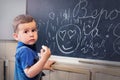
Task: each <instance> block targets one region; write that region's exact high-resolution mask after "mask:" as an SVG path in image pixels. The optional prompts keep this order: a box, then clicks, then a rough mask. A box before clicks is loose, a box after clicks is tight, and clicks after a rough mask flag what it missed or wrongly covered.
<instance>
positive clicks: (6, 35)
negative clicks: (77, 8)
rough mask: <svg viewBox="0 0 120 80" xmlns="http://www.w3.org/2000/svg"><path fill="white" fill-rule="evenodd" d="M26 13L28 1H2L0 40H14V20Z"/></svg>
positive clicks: (0, 2)
mask: <svg viewBox="0 0 120 80" xmlns="http://www.w3.org/2000/svg"><path fill="white" fill-rule="evenodd" d="M25 13H26V0H0V39H3V40H5V39H7V40H11V39H13V38H12V32H13V29H12V20H13V18H14V17H15V16H17V15H19V14H25Z"/></svg>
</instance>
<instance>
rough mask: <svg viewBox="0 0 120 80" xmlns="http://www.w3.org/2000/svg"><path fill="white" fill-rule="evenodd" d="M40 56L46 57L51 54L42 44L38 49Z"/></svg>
mask: <svg viewBox="0 0 120 80" xmlns="http://www.w3.org/2000/svg"><path fill="white" fill-rule="evenodd" d="M40 55H41V58H44V59H46V60H47V59H48V58H49V57H50V55H51V51H50V49H49V48H48V47H47V46H42V49H41V51H40Z"/></svg>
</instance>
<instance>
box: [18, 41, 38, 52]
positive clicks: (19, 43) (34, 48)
mask: <svg viewBox="0 0 120 80" xmlns="http://www.w3.org/2000/svg"><path fill="white" fill-rule="evenodd" d="M22 46H27V47H29V48H31V49H32V50H34V51H36V45H35V44H34V45H27V44H24V43H23V42H18V46H17V49H18V48H20V47H22Z"/></svg>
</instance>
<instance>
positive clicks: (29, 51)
mask: <svg viewBox="0 0 120 80" xmlns="http://www.w3.org/2000/svg"><path fill="white" fill-rule="evenodd" d="M13 28H14V33H13V37H14V39H15V40H17V41H18V45H17V48H16V55H15V73H14V80H40V79H41V77H42V70H43V69H48V70H52V67H51V65H52V64H53V63H54V61H50V60H48V58H49V57H50V55H51V51H50V49H49V48H48V47H47V46H42V49H41V50H40V59H39V57H38V55H37V52H36V48H35V43H36V41H37V39H38V35H37V33H38V30H37V27H36V22H35V20H34V19H33V17H31V16H30V15H24V14H23V15H19V16H17V17H16V18H15V19H14V20H13Z"/></svg>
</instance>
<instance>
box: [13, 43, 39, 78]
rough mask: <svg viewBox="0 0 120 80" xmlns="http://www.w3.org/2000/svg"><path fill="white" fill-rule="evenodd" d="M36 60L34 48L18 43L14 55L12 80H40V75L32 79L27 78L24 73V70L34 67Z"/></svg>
mask: <svg viewBox="0 0 120 80" xmlns="http://www.w3.org/2000/svg"><path fill="white" fill-rule="evenodd" d="M38 59H39V57H38V55H37V52H36V51H35V47H34V46H30V45H25V44H24V43H22V42H18V46H17V50H16V55H15V73H14V80H40V77H41V73H40V74H38V75H36V76H35V77H34V78H28V77H27V76H26V74H25V73H24V69H25V68H27V67H30V66H32V65H34V64H35V63H36V62H37V61H38Z"/></svg>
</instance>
